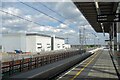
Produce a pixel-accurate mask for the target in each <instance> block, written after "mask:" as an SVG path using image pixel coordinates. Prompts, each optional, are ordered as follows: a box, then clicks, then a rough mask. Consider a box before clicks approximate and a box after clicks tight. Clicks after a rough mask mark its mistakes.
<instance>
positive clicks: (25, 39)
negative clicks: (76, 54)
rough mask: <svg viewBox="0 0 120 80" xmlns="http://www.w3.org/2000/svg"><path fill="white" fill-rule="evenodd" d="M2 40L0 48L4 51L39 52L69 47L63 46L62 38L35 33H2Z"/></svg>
mask: <svg viewBox="0 0 120 80" xmlns="http://www.w3.org/2000/svg"><path fill="white" fill-rule="evenodd" d="M2 40H3V41H2V46H1V48H2V51H4V52H14V50H21V51H23V52H41V51H50V50H60V49H66V48H70V47H69V46H65V45H66V44H65V41H64V38H60V37H55V36H48V35H43V34H37V33H27V34H20V33H17V34H3V37H2Z"/></svg>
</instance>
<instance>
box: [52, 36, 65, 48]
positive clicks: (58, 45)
mask: <svg viewBox="0 0 120 80" xmlns="http://www.w3.org/2000/svg"><path fill="white" fill-rule="evenodd" d="M54 42H55V50H59V49H64V48H63V45H64V44H65V41H64V39H60V38H55V41H54Z"/></svg>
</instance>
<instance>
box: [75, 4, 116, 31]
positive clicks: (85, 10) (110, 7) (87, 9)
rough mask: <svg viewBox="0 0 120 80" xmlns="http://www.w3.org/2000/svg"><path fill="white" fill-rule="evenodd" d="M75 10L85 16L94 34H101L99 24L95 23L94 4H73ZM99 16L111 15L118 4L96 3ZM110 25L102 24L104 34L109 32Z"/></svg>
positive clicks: (95, 12)
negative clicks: (75, 7)
mask: <svg viewBox="0 0 120 80" xmlns="http://www.w3.org/2000/svg"><path fill="white" fill-rule="evenodd" d="M74 4H75V5H76V6H77V8H78V9H79V10H80V11H81V13H82V14H83V15H84V16H85V18H86V19H87V20H88V22H89V23H90V24H91V26H92V27H93V28H94V30H95V31H96V32H102V28H101V25H100V23H98V22H97V14H98V13H97V10H96V6H95V2H74ZM98 4H99V10H100V13H101V14H113V13H115V12H116V10H117V6H118V2H98ZM111 25H112V24H111V23H110V22H107V23H103V26H104V32H109V28H110V26H111Z"/></svg>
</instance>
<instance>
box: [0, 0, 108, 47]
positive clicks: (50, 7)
mask: <svg viewBox="0 0 120 80" xmlns="http://www.w3.org/2000/svg"><path fill="white" fill-rule="evenodd" d="M0 15H1V19H0V20H2V21H1V22H2V23H0V26H1V27H0V30H2V33H40V34H47V35H56V36H58V37H63V38H65V41H66V42H68V43H70V44H73V45H78V44H80V37H79V34H80V35H81V38H82V41H83V44H98V43H99V44H104V40H105V39H108V34H106V36H103V33H96V32H95V31H94V29H93V28H92V27H91V25H90V24H89V23H88V22H87V20H86V19H85V17H84V16H83V15H82V14H81V12H80V11H79V10H78V9H77V7H76V6H75V5H74V3H73V2H38V1H37V0H35V1H34V2H21V1H19V0H18V1H17V2H2V4H1V8H0ZM84 36H85V37H84ZM96 36H97V37H96ZM67 39H68V40H67ZM85 41H86V42H85Z"/></svg>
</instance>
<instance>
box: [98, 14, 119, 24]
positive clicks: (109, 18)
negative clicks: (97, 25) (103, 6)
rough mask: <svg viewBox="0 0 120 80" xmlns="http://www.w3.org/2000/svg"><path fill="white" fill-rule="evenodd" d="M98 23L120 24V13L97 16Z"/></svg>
mask: <svg viewBox="0 0 120 80" xmlns="http://www.w3.org/2000/svg"><path fill="white" fill-rule="evenodd" d="M97 22H120V13H116V14H101V15H97Z"/></svg>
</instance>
